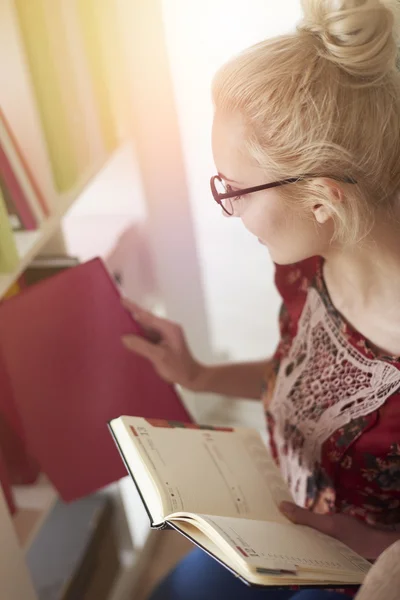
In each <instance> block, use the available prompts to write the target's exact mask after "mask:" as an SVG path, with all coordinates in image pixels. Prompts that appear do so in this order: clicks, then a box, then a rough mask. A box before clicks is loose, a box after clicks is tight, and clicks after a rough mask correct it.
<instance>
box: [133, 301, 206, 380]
mask: <svg viewBox="0 0 400 600" xmlns="http://www.w3.org/2000/svg"><path fill="white" fill-rule="evenodd" d="M122 304H123V306H124V307H125V308H126V309H127V310H129V312H131V313H132V316H133V318H134V319H135V321H137V323H138V324H139V325H140V326H141V327H142V329H143V331H144V334H145V337H142V336H138V335H125V336H123V338H122V343H123V344H124V346H125V347H126V348H127V349H128V350H131V351H132V352H136V353H137V354H140V356H143V357H144V358H147V359H148V360H149V361H150V362H151V363H152V364H153V367H154V368H155V370H156V371H157V373H158V374H159V375H160V377H162V378H163V379H164V380H165V381H168V382H169V383H177V384H179V385H182V386H183V387H186V388H188V389H192V390H194V389H195V388H196V382H197V380H198V378H199V376H200V374H201V373H202V371H203V368H204V367H203V365H201V364H200V363H199V362H198V361H197V360H196V359H195V358H194V357H193V355H192V353H191V351H190V349H189V346H188V344H187V342H186V338H185V334H184V332H183V329H182V327H181V326H180V325H178V324H176V323H173V322H172V321H168V320H167V319H162V318H161V317H157V316H156V315H154V314H152V313H151V312H148V311H147V310H144V309H142V308H140V307H139V306H137V305H136V304H134V303H133V302H130V301H128V300H126V299H124V300H123V301H122Z"/></svg>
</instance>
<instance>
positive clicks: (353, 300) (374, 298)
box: [324, 221, 400, 311]
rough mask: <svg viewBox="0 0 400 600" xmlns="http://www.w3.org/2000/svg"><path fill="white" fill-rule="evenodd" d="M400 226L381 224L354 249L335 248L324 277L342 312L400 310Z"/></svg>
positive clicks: (326, 265) (329, 254) (394, 223)
mask: <svg viewBox="0 0 400 600" xmlns="http://www.w3.org/2000/svg"><path fill="white" fill-rule="evenodd" d="M399 233H400V224H398V223H397V222H396V221H393V223H391V224H389V225H388V224H385V227H383V226H379V225H377V226H376V227H375V228H374V231H373V232H372V233H371V235H370V236H369V238H368V239H366V240H365V241H363V242H362V243H361V244H360V245H358V246H356V247H351V248H331V249H330V250H329V251H328V252H327V253H326V254H325V256H324V258H325V265H324V274H325V278H326V283H327V286H328V289H329V291H330V292H332V296H334V298H333V297H332V299H333V301H334V304H335V305H336V307H337V308H338V309H339V310H340V309H341V308H342V307H344V306H351V307H352V308H353V310H355V309H358V308H359V309H363V310H368V309H371V310H374V309H375V308H379V309H380V310H389V311H393V310H396V311H398V309H399V307H400V235H399Z"/></svg>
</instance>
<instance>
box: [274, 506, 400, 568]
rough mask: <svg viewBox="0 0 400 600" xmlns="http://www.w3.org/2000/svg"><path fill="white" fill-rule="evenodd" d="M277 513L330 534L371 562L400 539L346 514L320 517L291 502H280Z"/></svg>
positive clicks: (294, 521)
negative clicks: (279, 512)
mask: <svg viewBox="0 0 400 600" xmlns="http://www.w3.org/2000/svg"><path fill="white" fill-rule="evenodd" d="M280 510H281V511H282V513H283V514H284V515H285V516H286V517H287V518H288V519H289V520H290V521H292V522H293V523H297V524H298V525H307V526H308V527H312V528H313V529H317V530H318V531H321V532H322V533H325V534H326V535H330V536H331V537H334V538H336V539H338V540H340V541H341V542H343V543H344V544H346V545H347V546H349V547H350V548H351V549H352V550H354V551H355V552H357V553H358V554H360V555H361V556H364V558H367V559H370V560H375V559H376V558H378V556H379V555H380V554H381V553H382V552H383V551H384V550H385V549H386V548H387V547H388V546H390V545H391V544H393V543H394V542H395V541H396V540H397V539H398V538H399V537H400V535H399V533H398V532H394V531H386V530H382V529H378V528H375V527H372V526H371V525H367V524H366V523H363V522H362V521H359V520H358V519H355V518H353V517H349V516H348V515H342V514H339V513H335V514H331V515H320V514H317V513H313V512H311V511H310V510H307V509H305V508H300V507H299V506H296V504H292V503H291V502H282V504H281V505H280Z"/></svg>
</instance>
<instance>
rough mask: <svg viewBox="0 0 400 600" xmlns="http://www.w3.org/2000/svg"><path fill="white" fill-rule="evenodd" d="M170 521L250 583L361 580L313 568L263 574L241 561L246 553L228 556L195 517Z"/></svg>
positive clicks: (276, 583) (294, 583)
mask: <svg viewBox="0 0 400 600" xmlns="http://www.w3.org/2000/svg"><path fill="white" fill-rule="evenodd" d="M169 523H170V524H172V527H174V528H175V529H177V530H178V531H179V532H181V533H183V534H184V535H186V536H187V537H189V539H191V540H192V541H194V542H195V543H197V544H198V545H199V546H200V547H202V548H203V549H204V550H206V551H208V552H209V553H210V554H211V555H212V556H214V558H216V559H217V560H219V561H220V562H222V563H223V564H225V565H228V567H229V568H231V569H233V571H235V572H237V573H238V574H239V575H240V576H242V577H243V578H244V579H246V580H247V581H248V582H249V583H253V584H257V585H265V586H269V585H270V586H282V585H284V586H286V585H296V584H297V585H299V584H301V585H302V586H304V585H313V584H314V585H316V584H319V585H346V584H354V583H358V582H359V581H358V579H359V576H358V574H357V575H356V576H355V577H356V579H357V581H355V577H354V575H351V574H341V573H329V574H326V573H325V572H323V571H310V572H307V573H301V575H298V574H297V573H296V574H292V573H288V572H277V573H276V574H273V571H271V572H270V573H268V574H267V573H260V572H257V571H256V570H255V569H254V568H251V565H250V567H249V566H247V565H246V564H245V563H244V562H243V560H241V559H242V558H243V557H242V556H240V557H239V556H238V555H237V556H236V557H235V558H236V560H235V559H234V558H233V557H232V556H228V555H227V553H226V552H224V550H223V549H222V548H221V545H218V544H217V543H216V542H215V541H214V540H213V539H211V538H210V537H209V535H208V534H207V533H205V532H204V531H202V530H201V528H199V523H195V522H194V521H193V520H191V519H188V518H180V519H175V518H174V519H169ZM275 565H276V567H278V566H279V563H278V562H276V563H275Z"/></svg>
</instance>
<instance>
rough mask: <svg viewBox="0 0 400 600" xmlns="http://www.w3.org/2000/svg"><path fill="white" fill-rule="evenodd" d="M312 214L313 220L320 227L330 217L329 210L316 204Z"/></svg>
mask: <svg viewBox="0 0 400 600" xmlns="http://www.w3.org/2000/svg"><path fill="white" fill-rule="evenodd" d="M313 213H314V217H315V220H316V221H317V223H319V224H320V225H323V224H324V223H326V222H327V221H328V220H329V219H330V217H331V213H330V210H329V209H328V208H327V207H326V206H324V205H323V204H316V205H315V206H314V208H313Z"/></svg>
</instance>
